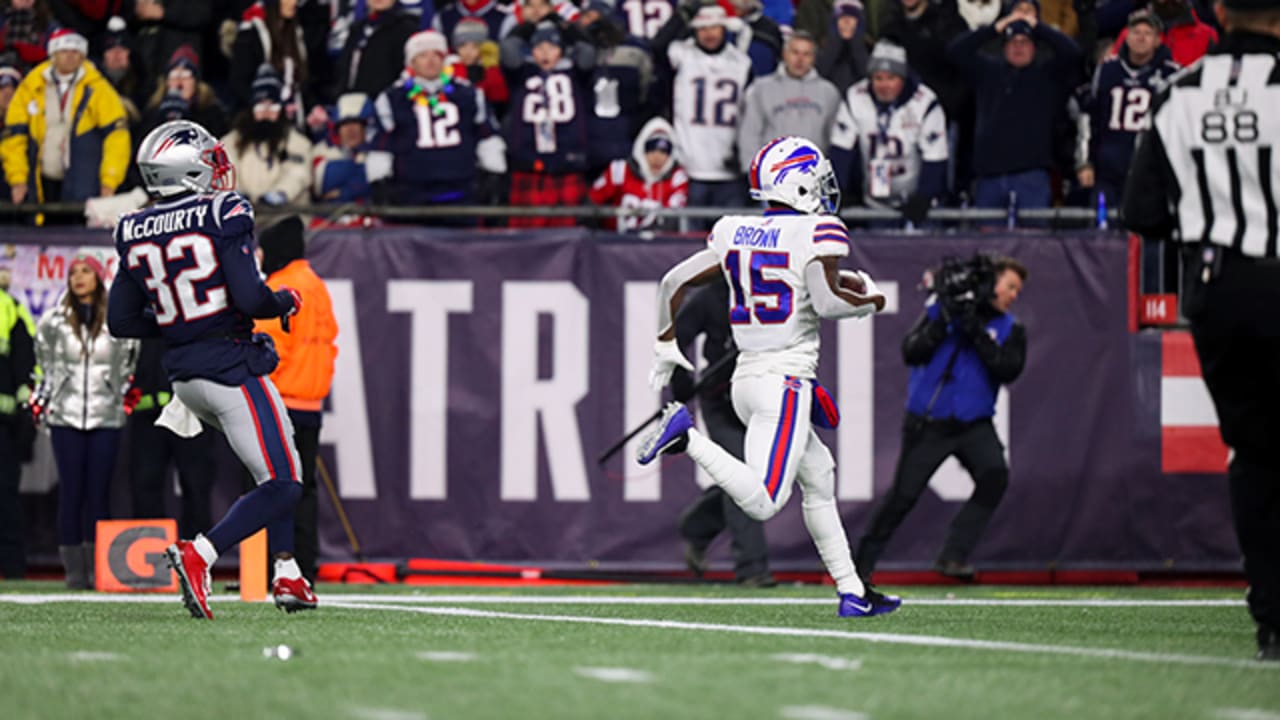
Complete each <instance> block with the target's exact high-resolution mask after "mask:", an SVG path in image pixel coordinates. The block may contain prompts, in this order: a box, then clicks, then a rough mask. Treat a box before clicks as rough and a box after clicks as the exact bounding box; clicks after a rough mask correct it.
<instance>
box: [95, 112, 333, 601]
mask: <svg viewBox="0 0 1280 720" xmlns="http://www.w3.org/2000/svg"><path fill="white" fill-rule="evenodd" d="M137 159H138V169H139V170H140V171H141V174H142V179H143V184H144V185H145V187H146V190H147V193H148V195H150V196H151V198H152V201H153V202H152V204H150V205H149V206H148V207H145V208H143V209H141V210H138V211H136V212H132V213H129V214H127V215H125V216H124V217H122V218H121V219H120V222H119V223H118V224H117V225H116V228H115V246H116V252H117V253H119V255H120V266H119V267H120V272H119V274H118V275H117V277H116V280H115V282H114V283H112V286H111V294H110V297H109V300H108V307H107V323H108V325H109V327H110V330H111V334H112V335H115V336H116V337H134V338H144V337H160V338H161V339H163V341H164V343H165V354H164V365H165V369H166V370H167V371H168V373H169V379H170V380H171V381H173V390H174V393H175V394H176V395H177V400H176V401H174V402H172V403H170V404H169V406H167V407H166V409H165V413H164V414H163V415H162V416H161V424H167V426H168V427H170V428H171V429H174V430H175V432H179V431H181V432H183V433H189V434H195V433H198V432H199V431H200V424H199V423H198V422H195V418H192V417H191V414H194V415H195V417H196V418H199V419H200V420H203V421H204V422H205V423H206V424H208V425H210V426H212V427H215V428H217V429H219V430H221V431H222V432H223V434H225V435H226V437H227V442H228V443H229V444H230V445H231V449H232V450H233V451H235V453H236V456H237V457H239V459H240V461H241V462H242V463H244V465H245V467H246V468H247V469H248V470H249V472H250V474H251V475H252V476H253V478H254V480H255V481H256V482H257V483H258V487H257V488H255V489H254V490H252V491H251V492H249V493H247V494H245V495H244V496H243V497H241V498H240V499H239V500H238V501H236V503H235V504H234V505H232V506H231V509H230V510H229V511H227V514H226V516H224V517H223V518H222V520H220V521H219V522H218V524H217V525H215V526H214V527H213V528H212V529H211V530H209V532H208V534H207V535H197V536H196V538H195V540H193V541H186V540H180V541H178V542H177V543H176V544H174V545H170V546H169V547H168V549H166V551H165V553H166V555H167V556H168V559H169V563H170V565H171V566H172V567H173V569H174V570H175V571H176V572H177V574H178V579H179V581H180V585H181V587H182V596H183V602H184V603H185V605H186V607H187V610H188V611H190V613H191V615H192V616H193V617H196V618H206V619H212V618H213V613H212V612H211V611H210V610H209V603H208V596H209V592H210V576H209V568H210V567H211V566H212V565H213V563H214V561H215V560H217V558H218V556H219V555H221V554H222V553H224V552H226V551H227V550H229V549H230V548H231V547H233V546H235V545H236V544H238V543H239V542H240V541H241V540H243V539H245V538H247V537H249V536H250V535H252V534H254V533H256V532H257V531H259V530H261V529H263V528H266V529H267V535H268V538H267V542H268V545H269V546H270V548H271V551H272V553H273V554H274V555H275V557H276V564H275V582H274V583H273V586H272V593H273V595H274V596H275V602H276V605H277V606H278V607H280V608H281V609H284V610H287V611H294V610H303V609H309V608H314V607H315V605H316V598H315V594H314V593H312V591H311V587H310V585H309V584H308V583H307V581H306V579H305V578H303V577H302V574H301V571H300V569H299V568H298V565H297V562H296V561H295V560H294V559H293V508H294V505H295V504H296V503H297V501H298V498H299V497H300V496H301V494H302V486H301V485H300V479H299V474H298V468H299V466H300V463H299V459H298V452H297V450H296V449H295V447H294V444H293V426H292V425H291V424H290V421H289V415H288V412H287V411H286V409H285V407H284V403H283V401H282V400H281V399H280V393H279V392H277V391H276V388H275V386H274V385H272V384H271V381H270V380H269V379H268V378H267V377H266V375H267V374H269V373H270V372H271V371H272V370H274V369H275V367H276V365H277V364H278V363H279V358H278V356H277V355H276V352H275V348H274V347H273V346H272V345H271V343H270V340H269V336H267V335H253V320H254V319H255V318H273V317H285V318H287V317H288V316H289V315H292V314H293V313H295V312H296V311H297V310H298V307H299V306H300V304H301V296H300V295H298V294H297V293H296V292H295V291H293V290H290V289H282V290H279V291H275V292H272V290H271V289H270V288H268V287H267V285H266V284H265V283H264V282H263V281H262V278H261V276H260V275H259V273H258V266H257V263H256V261H255V260H254V256H253V251H252V245H253V207H252V206H251V205H250V204H249V201H248V200H246V199H245V198H244V197H243V196H242V195H239V194H237V193H234V192H230V190H231V189H232V188H233V187H234V186H235V168H234V167H233V166H232V165H231V163H230V161H229V160H228V159H227V154H226V151H225V150H223V148H222V145H221V144H220V143H218V142H217V140H215V139H214V138H213V137H212V136H210V135H209V133H208V131H206V130H205V129H204V128H203V127H201V126H200V125H197V124H196V123H193V122H189V121H186V120H178V121H174V122H169V123H165V124H163V125H161V126H160V127H158V128H156V129H155V130H153V131H151V133H150V134H148V135H147V137H146V138H145V139H144V140H143V141H142V144H141V145H139V146H138V158H137Z"/></svg>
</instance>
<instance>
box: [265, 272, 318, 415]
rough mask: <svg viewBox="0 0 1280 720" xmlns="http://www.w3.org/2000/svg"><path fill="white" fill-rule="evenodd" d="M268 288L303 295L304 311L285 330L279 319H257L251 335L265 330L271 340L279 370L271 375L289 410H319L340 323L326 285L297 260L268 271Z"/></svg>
mask: <svg viewBox="0 0 1280 720" xmlns="http://www.w3.org/2000/svg"><path fill="white" fill-rule="evenodd" d="M267 285H268V286H269V287H270V288H271V289H272V290H280V289H281V288H286V287H289V288H293V289H294V290H297V291H298V292H299V293H301V294H302V309H301V310H299V311H298V313H297V314H296V315H294V316H293V317H291V318H289V326H290V327H289V332H287V333H286V332H284V330H283V328H282V327H281V323H280V321H279V320H278V319H272V320H258V321H257V323H256V325H255V327H254V332H264V333H267V334H268V335H270V336H271V339H272V340H274V341H275V344H276V352H277V353H279V354H280V366H279V367H277V368H276V370H275V372H273V373H271V382H273V383H275V386H276V389H278V390H279V391H280V397H281V398H282V399H283V400H284V406H285V407H287V408H289V409H290V410H301V411H304V412H319V411H320V410H321V409H322V407H323V403H324V399H325V398H326V397H328V395H329V388H330V387H331V386H332V385H333V372H334V358H336V357H337V356H338V345H337V339H338V321H337V319H336V318H335V317H334V315H333V302H332V300H331V299H330V298H329V290H328V288H326V287H325V285H324V281H323V280H321V279H320V277H319V276H318V275H316V273H315V271H314V270H312V269H311V264H310V263H308V262H307V261H306V260H303V259H301V258H299V259H297V260H294V261H292V262H290V263H289V264H288V265H285V266H284V267H283V268H280V269H279V270H277V271H275V272H273V273H271V277H268V278H267Z"/></svg>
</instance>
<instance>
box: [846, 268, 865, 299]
mask: <svg viewBox="0 0 1280 720" xmlns="http://www.w3.org/2000/svg"><path fill="white" fill-rule="evenodd" d="M840 287H841V288H843V289H845V290H849V291H851V292H854V293H857V294H858V295H863V294H865V293H866V292H867V284H866V283H865V282H863V281H862V278H861V277H859V276H858V275H857V274H856V273H852V272H849V271H848V270H841V271H840Z"/></svg>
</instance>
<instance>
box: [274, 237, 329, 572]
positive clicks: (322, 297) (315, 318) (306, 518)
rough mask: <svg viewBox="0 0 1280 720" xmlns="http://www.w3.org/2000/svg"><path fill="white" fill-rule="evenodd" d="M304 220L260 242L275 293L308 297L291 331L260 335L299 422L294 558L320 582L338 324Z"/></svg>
mask: <svg viewBox="0 0 1280 720" xmlns="http://www.w3.org/2000/svg"><path fill="white" fill-rule="evenodd" d="M302 231H303V228H302V220H301V219H300V218H299V217H298V216H297V215H291V216H289V217H287V218H285V219H284V220H281V221H280V222H277V223H276V224H274V225H272V226H270V227H268V228H266V229H265V230H263V231H262V233H261V234H260V235H259V237H258V250H257V252H258V264H259V265H260V266H261V268H262V272H263V273H264V274H266V276H267V285H269V286H270V287H271V289H272V290H279V289H280V288H282V287H291V288H293V289H294V290H297V291H298V292H299V293H301V294H302V309H301V310H299V311H298V313H297V314H296V315H293V316H292V317H290V318H289V332H287V333H286V332H284V328H283V327H282V323H281V321H280V320H278V319H272V320H259V321H258V323H257V326H256V327H255V330H256V331H257V332H265V333H268V334H270V335H271V337H272V339H273V340H275V343H276V351H277V352H278V353H279V354H280V366H279V367H277V368H276V371H275V372H273V373H271V382H273V383H275V386H276V388H277V389H279V390H280V397H281V398H283V400H284V405H285V407H286V408H288V410H289V418H290V419H291V420H293V441H294V443H295V444H296V445H297V447H298V455H299V456H300V457H301V458H302V498H301V499H300V500H299V501H298V505H297V508H296V509H295V510H294V520H293V544H294V556H295V557H297V559H298V565H299V566H300V567H301V568H302V574H303V575H305V576H306V577H307V579H308V580H310V581H311V582H315V578H316V556H317V555H318V553H319V548H318V539H317V535H316V454H317V453H318V452H319V450H320V421H321V419H322V417H323V409H324V399H325V398H326V397H328V395H329V387H330V386H331V385H332V384H333V363H334V358H336V357H337V356H338V345H337V342H336V340H337V338H338V321H337V319H335V318H334V316H333V302H332V301H331V300H330V299H329V291H328V289H326V288H325V286H324V281H323V280H321V279H320V277H319V276H318V275H316V273H315V271H314V270H312V269H311V264H310V263H308V262H307V261H306V260H305V259H304V258H303V254H304V251H305V243H304V241H303V237H302Z"/></svg>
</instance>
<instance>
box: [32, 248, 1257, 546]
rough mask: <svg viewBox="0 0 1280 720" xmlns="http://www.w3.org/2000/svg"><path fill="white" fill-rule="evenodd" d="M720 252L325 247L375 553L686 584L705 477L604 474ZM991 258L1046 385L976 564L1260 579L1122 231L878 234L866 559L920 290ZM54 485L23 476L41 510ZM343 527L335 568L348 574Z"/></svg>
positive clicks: (1013, 437) (861, 458) (327, 427)
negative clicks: (1014, 299)
mask: <svg viewBox="0 0 1280 720" xmlns="http://www.w3.org/2000/svg"><path fill="white" fill-rule="evenodd" d="M11 242H14V243H15V245H14V247H15V248H17V249H18V254H19V255H20V254H22V253H34V254H35V256H36V257H37V260H36V264H35V265H34V266H33V267H36V268H39V267H41V266H40V262H41V261H40V260H39V259H38V258H39V257H40V255H41V253H44V254H48V253H50V252H51V251H52V250H55V249H56V248H59V247H60V246H64V245H65V246H80V245H84V244H90V245H97V246H99V247H100V246H101V245H103V244H105V243H106V242H107V238H106V236H105V234H103V233H101V232H99V233H90V232H88V231H84V232H76V231H52V230H51V231H45V232H36V231H30V232H29V233H14V234H13V236H12V237H11ZM700 246H701V241H700V240H697V239H689V238H657V239H654V240H651V241H641V240H638V239H634V238H626V237H623V236H617V235H611V234H604V233H592V232H590V231H587V230H581V229H565V230H543V231H536V232H529V231H523V232H518V233H517V232H508V231H484V232H477V231H466V230H435V229H423V228H402V229H392V228H385V229H366V230H358V229H357V230H334V231H325V232H322V233H319V234H317V235H316V236H315V237H314V238H313V239H312V241H311V243H310V246H309V251H308V253H309V258H310V260H311V263H312V265H313V267H315V269H316V270H317V272H319V273H320V275H321V276H322V277H324V278H325V280H326V282H327V284H328V287H329V291H330V293H331V295H332V296H333V301H334V308H335V311H336V312H337V314H338V323H339V327H340V328H341V331H340V337H339V355H338V359H337V374H336V377H335V382H334V387H333V390H332V393H331V395H330V399H329V402H328V403H327V405H326V413H325V420H324V430H323V434H322V443H323V448H322V456H323V458H324V461H325V465H326V466H327V467H328V468H329V469H330V471H331V474H332V477H333V480H334V482H335V483H336V486H337V489H338V492H339V493H340V495H341V497H342V499H343V503H344V505H345V508H346V511H347V514H348V515H349V517H350V519H351V523H352V526H353V528H354V529H355V531H356V532H357V533H358V535H359V537H360V541H361V544H362V546H363V551H364V554H365V556H367V557H371V558H374V557H377V558H397V557H437V558H450V559H472V560H492V561H510V562H539V563H544V564H547V565H560V566H569V567H582V566H588V565H589V566H599V567H627V568H644V567H673V566H675V565H678V564H679V562H680V557H681V549H680V548H681V545H680V539H679V536H678V533H677V531H676V523H677V520H678V517H679V514H680V511H681V509H682V508H683V507H684V506H686V505H687V504H688V503H690V502H691V501H692V500H693V499H694V498H695V497H696V496H697V494H698V493H699V492H700V486H705V485H706V483H707V479H706V478H704V477H700V476H699V473H698V472H696V471H695V468H694V466H693V464H692V463H691V462H690V461H689V460H688V459H687V458H684V457H676V458H671V459H667V460H665V461H664V462H660V463H657V464H655V465H653V466H649V467H640V466H638V465H637V464H636V463H635V462H634V460H633V459H632V457H633V456H634V450H635V443H632V444H631V445H629V446H628V447H627V448H626V449H625V450H624V451H623V452H622V453H619V454H618V455H617V456H615V457H614V458H613V459H611V460H610V461H609V462H608V463H606V464H605V465H604V466H598V465H597V463H596V457H597V456H598V455H599V453H600V452H601V451H602V450H603V449H604V448H606V447H608V446H609V445H611V444H613V442H614V441H615V440H616V439H618V438H619V437H621V436H622V435H623V433H624V432H625V431H626V430H628V429H630V428H631V427H633V426H634V425H635V424H636V423H638V422H640V421H642V420H643V419H645V418H647V417H648V416H649V415H650V414H651V413H652V412H653V411H654V410H655V409H656V408H657V407H658V406H659V403H660V400H661V398H660V397H659V396H658V395H657V394H655V393H652V392H651V391H650V390H649V389H648V387H647V383H646V378H647V373H648V367H649V360H650V353H651V346H652V342H653V338H654V337H655V335H656V331H657V327H656V324H657V318H656V311H655V307H656V300H655V298H656V293H657V283H658V280H659V279H660V278H661V276H662V274H663V272H664V271H665V270H666V269H668V268H669V267H670V266H671V265H673V264H674V263H676V262H677V261H679V260H680V259H682V258H683V257H685V256H687V255H688V254H690V253H691V252H693V251H694V250H696V249H698V248H699V247H700ZM28 248H34V250H28ZM978 250H988V251H997V252H1001V253H1005V254H1009V255H1012V256H1014V257H1017V258H1018V259H1020V260H1021V261H1022V262H1023V263H1025V264H1026V265H1027V267H1028V268H1029V270H1030V280H1029V282H1028V283H1027V286H1026V289H1025V291H1024V293H1023V295H1022V297H1021V299H1020V300H1019V301H1018V304H1017V305H1016V306H1015V307H1014V313H1015V314H1016V315H1017V316H1018V318H1019V319H1020V320H1021V321H1022V322H1023V323H1025V324H1026V325H1027V327H1028V335H1029V351H1028V360H1027V368H1026V370H1025V372H1024V373H1023V375H1022V377H1021V378H1019V379H1018V381H1017V382H1015V383H1014V384H1013V385H1012V386H1011V387H1010V388H1008V389H1007V390H1005V391H1002V392H1001V393H1000V398H999V400H998V403H997V415H996V425H997V430H998V432H999V434H1000V436H1001V438H1002V440H1003V441H1004V443H1005V446H1006V450H1007V453H1008V457H1009V461H1010V464H1011V478H1010V486H1009V491H1008V493H1007V494H1006V496H1005V499H1004V502H1003V504H1002V505H1001V507H1000V509H999V511H998V512H997V514H996V516H995V518H994V520H993V522H992V525H991V527H990V530H989V531H988V533H987V536H986V537H985V538H984V540H983V542H982V544H981V545H980V546H979V548H978V552H977V556H976V557H975V558H974V559H975V560H976V561H977V562H979V563H982V564H984V565H985V566H988V567H1020V568H1044V567H1107V566H1110V567H1126V568H1132V567H1137V568H1155V567H1161V568H1167V567H1171V566H1172V567H1177V568H1183V569H1236V568H1238V551H1237V549H1236V545H1235V541H1234V538H1233V536H1232V534H1231V524H1230V514H1229V508H1228V504H1227V499H1226V488H1225V482H1224V481H1223V478H1222V476H1221V474H1220V473H1218V472H1216V470H1217V468H1216V465H1215V463H1208V464H1207V465H1204V466H1203V468H1202V467H1201V465H1197V464H1196V463H1195V462H1189V461H1185V460H1184V461H1181V462H1180V463H1175V464H1170V463H1169V462H1168V458H1169V457H1170V453H1171V450H1170V449H1169V448H1168V446H1167V444H1166V443H1167V442H1169V441H1170V440H1169V438H1173V441H1174V442H1176V440H1177V434H1176V433H1174V434H1170V433H1168V432H1167V430H1168V427H1167V425H1168V422H1169V420H1168V417H1167V416H1165V418H1164V424H1162V415H1161V395H1162V382H1165V384H1166V385H1167V378H1166V380H1163V381H1162V378H1163V377H1164V375H1162V342H1161V339H1160V336H1159V335H1158V334H1154V333H1153V334H1137V335H1132V334H1130V332H1129V328H1128V318H1127V302H1128V300H1127V298H1128V295H1127V293H1128V285H1127V281H1128V278H1127V273H1128V268H1127V264H1128V257H1127V256H1128V248H1127V243H1126V242H1125V239H1124V237H1123V236H1121V235H1118V234H1106V233H1098V234H1094V233H1085V234H1070V233H1059V234H1054V235H1046V234H1041V233H1026V234H1020V233H981V234H971V235H947V236H930V235H909V236H901V235H899V236H887V235H886V236H874V235H873V236H867V235H861V234H857V233H855V235H854V244H853V250H852V255H851V257H850V258H849V259H848V260H846V262H845V265H846V266H848V267H860V268H865V269H867V270H868V271H869V272H870V273H871V274H872V276H874V277H875V278H876V279H877V281H878V283H879V284H880V286H881V287H882V289H883V290H884V291H885V292H886V294H887V296H888V300H889V303H888V307H887V308H886V310H885V311H884V312H882V313H880V314H879V315H877V316H876V317H874V318H872V319H867V320H860V321H845V322H841V323H824V328H823V354H822V361H821V368H820V378H819V379H820V380H821V381H822V382H823V384H824V385H826V386H827V387H828V388H829V389H830V390H831V391H832V392H833V394H834V395H835V397H836V399H837V401H838V403H839V405H840V408H841V415H842V417H843V422H842V424H841V426H840V427H839V428H838V429H837V430H833V431H826V430H824V431H820V434H821V436H822V438H823V440H824V441H825V442H826V443H827V445H828V446H829V447H831V449H832V452H833V453H834V454H835V457H836V462H837V478H836V482H837V494H838V497H839V499H840V501H841V511H842V514H843V516H844V518H845V523H846V527H847V529H848V532H849V535H850V540H851V541H852V542H855V543H856V541H857V538H858V537H859V534H860V532H861V530H862V528H863V527H864V526H865V524H866V522H867V521H868V520H869V517H870V513H871V512H872V510H873V508H874V506H875V503H876V502H877V501H879V500H880V499H881V498H883V496H884V494H885V493H886V492H887V490H888V488H889V487H890V485H891V484H892V479H893V470H894V464H895V461H896V459H897V453H898V449H899V445H900V432H901V422H902V416H903V405H904V403H905V392H906V384H907V372H908V371H907V368H906V367H905V366H904V365H903V363H902V360H901V354H900V342H901V339H902V337H903V335H904V334H905V333H906V332H907V330H908V328H909V327H910V326H911V324H912V323H913V322H914V321H915V320H916V318H917V317H918V315H919V313H920V312H921V310H922V308H923V303H924V300H925V294H924V293H923V291H922V290H921V289H920V287H919V285H920V278H921V274H922V271H924V270H925V269H926V268H928V267H930V266H933V265H936V264H937V262H938V261H939V260H940V259H941V258H942V257H943V256H946V255H956V256H967V255H969V254H971V253H973V252H975V251H978ZM55 254H56V253H55ZM49 262H51V261H48V260H47V261H45V263H46V266H48V263H49ZM22 277H24V276H21V275H20V274H18V275H15V279H14V288H15V291H16V292H17V293H18V294H19V297H23V295H22V293H23V292H25V291H26V288H24V287H23V283H22V281H21V278H22ZM35 277H36V279H37V280H39V279H40V275H39V273H37V274H36V275H35ZM61 282H62V283H63V284H62V285H59V287H63V286H65V279H63V280H62V281H61ZM34 293H35V294H34V295H33V297H36V298H44V297H45V295H42V294H41V291H40V290H38V289H37V290H35V291H34ZM24 299H25V298H24ZM34 309H35V308H34V307H33V310H34ZM1165 375H1167V373H1165ZM1185 380H1186V381H1187V382H1186V383H1181V384H1185V385H1189V384H1190V383H1191V381H1192V380H1194V378H1190V377H1187V378H1185ZM1196 422H1197V423H1199V425H1197V426H1198V427H1203V426H1204V420H1203V419H1202V418H1198V419H1196ZM1209 422H1210V423H1211V422H1212V419H1210V420H1209ZM1173 454H1174V455H1177V453H1176V452H1174V453H1173ZM222 466H223V471H224V474H225V475H227V476H228V477H227V479H226V480H225V481H224V482H222V483H220V488H219V496H218V498H217V504H218V505H220V506H221V507H224V506H225V504H226V503H228V502H229V501H230V500H231V499H233V497H234V495H235V494H236V493H237V492H239V489H240V486H239V484H238V480H237V479H236V478H238V477H239V475H238V471H237V470H236V469H235V463H234V460H233V459H229V458H224V459H223V462H222ZM126 480H127V476H126ZM117 484H119V483H117ZM40 485H41V484H40V483H38V482H36V483H29V482H28V480H27V479H25V478H24V488H27V489H28V491H31V490H35V491H37V492H38V491H40ZM44 489H45V490H46V491H47V485H45V486H44ZM971 489H972V483H971V481H970V480H969V479H968V477H967V475H965V473H964V472H963V470H962V469H961V468H960V467H959V465H958V464H957V463H956V462H955V461H954V460H952V461H948V463H947V464H945V465H944V466H943V468H942V469H941V470H940V471H939V473H938V474H937V476H935V478H934V480H933V482H932V483H931V492H929V493H926V495H925V496H924V497H923V498H922V499H921V501H920V503H919V505H918V506H917V508H916V510H915V511H914V512H913V513H912V515H911V516H910V517H909V518H908V519H907V521H906V523H905V524H904V525H903V527H902V528H901V530H900V531H899V533H898V535H897V536H896V537H895V539H894V542H893V543H892V544H891V545H890V547H889V549H888V551H887V552H886V554H885V558H884V561H883V564H882V567H885V568H892V567H908V566H911V567H920V566H927V565H929V564H931V563H932V561H933V559H934V557H935V556H936V554H937V552H938V550H939V549H940V546H941V542H942V538H943V536H944V534H945V532H946V529H947V526H948V524H949V522H950V521H951V518H952V517H953V516H954V514H955V512H956V511H957V510H958V508H959V505H960V503H961V502H962V501H963V500H964V499H965V498H966V497H967V496H968V493H969V492H970V491H971ZM116 492H117V494H119V488H117V490H116ZM321 496H322V497H323V496H324V493H323V492H322V493H321ZM320 504H321V533H322V538H321V541H322V550H323V552H324V555H325V556H326V557H330V558H334V559H346V558H348V557H350V551H349V547H348V545H347V542H346V536H345V534H344V532H343V529H342V527H341V525H340V524H339V523H338V522H337V520H336V517H335V515H334V513H333V511H332V508H331V507H329V503H328V501H327V500H322V501H321V503H320ZM113 507H114V506H113ZM221 507H215V513H217V512H221ZM766 534H767V536H768V538H769V543H770V549H771V561H772V562H773V564H774V566H775V567H776V568H813V567H816V566H817V564H818V559H817V555H816V553H815V551H814V549H813V547H812V545H811V543H810V541H809V539H808V535H807V534H806V532H805V531H804V527H803V524H802V520H801V516H800V512H799V500H798V499H797V500H796V501H794V502H792V503H791V506H790V507H788V508H787V509H786V510H784V511H783V512H782V513H781V514H780V515H779V516H778V517H777V518H775V519H773V520H771V521H770V522H769V523H768V524H767V526H766ZM724 552H725V550H724V548H723V546H718V547H717V549H716V551H715V552H713V555H712V557H713V559H716V558H723V557H724V555H722V554H717V553H724Z"/></svg>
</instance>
